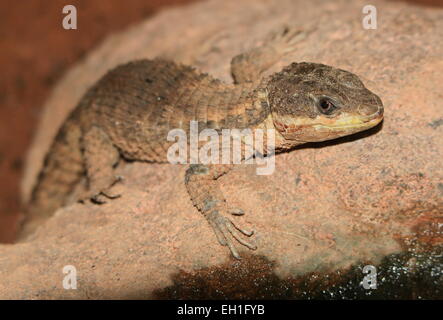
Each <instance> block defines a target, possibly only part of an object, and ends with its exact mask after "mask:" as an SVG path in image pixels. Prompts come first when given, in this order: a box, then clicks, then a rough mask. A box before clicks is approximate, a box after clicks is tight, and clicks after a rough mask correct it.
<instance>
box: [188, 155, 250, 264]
mask: <svg viewBox="0 0 443 320" xmlns="http://www.w3.org/2000/svg"><path fill="white" fill-rule="evenodd" d="M231 168H232V165H203V164H195V165H191V166H190V167H189V169H188V170H187V171H186V177H185V184H186V188H187V190H188V193H189V195H190V197H191V200H192V203H193V204H194V206H196V207H197V209H198V210H199V211H200V212H201V213H203V215H204V216H205V217H206V219H207V220H208V222H209V224H210V225H211V227H212V228H213V230H214V232H215V235H216V236H217V239H218V241H219V242H220V244H221V245H223V246H228V248H229V249H230V250H231V252H232V255H233V256H234V257H235V258H237V259H240V255H239V254H238V252H237V249H236V248H235V246H234V241H233V239H235V240H237V241H238V242H239V243H241V244H242V245H244V246H246V247H248V248H249V249H252V250H255V249H256V246H255V245H253V244H251V243H250V242H248V241H246V240H244V239H243V238H242V235H241V234H243V235H246V236H248V237H250V236H252V234H253V231H246V230H243V229H241V228H239V227H238V226H236V225H235V224H234V223H233V222H232V221H231V220H230V219H229V218H227V217H226V214H227V213H231V214H234V215H239V214H242V211H241V210H239V209H231V210H230V209H228V206H227V204H226V200H225V198H224V196H223V194H222V192H221V190H220V188H219V186H218V183H217V179H218V178H219V177H220V176H222V175H224V174H225V173H227V172H228V171H229V170H231Z"/></svg>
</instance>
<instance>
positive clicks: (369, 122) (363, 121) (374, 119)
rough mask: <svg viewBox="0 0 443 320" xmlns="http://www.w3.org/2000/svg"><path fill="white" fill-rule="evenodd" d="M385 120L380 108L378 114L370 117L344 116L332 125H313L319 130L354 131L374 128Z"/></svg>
mask: <svg viewBox="0 0 443 320" xmlns="http://www.w3.org/2000/svg"><path fill="white" fill-rule="evenodd" d="M382 120H383V108H382V107H380V108H379V109H378V110H377V112H375V113H373V114H371V115H368V116H362V115H346V114H344V115H342V116H341V117H339V118H337V119H335V120H334V121H333V122H331V123H318V124H313V126H312V127H313V128H314V129H317V130H322V129H328V130H333V131H335V130H337V131H342V130H352V129H364V128H367V129H369V128H372V127H374V126H376V125H377V124H379V123H380V122H381V121H382Z"/></svg>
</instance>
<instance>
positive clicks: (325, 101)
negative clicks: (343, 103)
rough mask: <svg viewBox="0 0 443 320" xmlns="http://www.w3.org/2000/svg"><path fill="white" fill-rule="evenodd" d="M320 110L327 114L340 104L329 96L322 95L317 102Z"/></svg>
mask: <svg viewBox="0 0 443 320" xmlns="http://www.w3.org/2000/svg"><path fill="white" fill-rule="evenodd" d="M317 108H318V110H319V111H320V112H321V113H323V114H326V115H330V114H332V113H333V112H334V111H335V110H337V109H338V106H337V105H336V103H335V102H334V101H332V100H331V99H329V98H326V97H321V98H320V99H319V100H318V103H317Z"/></svg>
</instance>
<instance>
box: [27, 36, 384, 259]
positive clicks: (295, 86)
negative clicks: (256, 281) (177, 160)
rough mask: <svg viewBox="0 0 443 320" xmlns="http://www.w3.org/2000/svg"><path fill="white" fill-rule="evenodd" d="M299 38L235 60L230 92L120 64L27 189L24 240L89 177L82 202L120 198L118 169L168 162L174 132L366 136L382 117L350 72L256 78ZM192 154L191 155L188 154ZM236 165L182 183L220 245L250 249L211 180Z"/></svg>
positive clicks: (151, 65)
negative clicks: (193, 127) (124, 164)
mask: <svg viewBox="0 0 443 320" xmlns="http://www.w3.org/2000/svg"><path fill="white" fill-rule="evenodd" d="M301 34H303V33H301V32H299V31H295V32H293V31H290V30H288V29H284V30H283V31H282V32H281V33H278V34H276V35H274V37H273V38H271V39H270V40H269V41H268V42H267V43H266V44H265V45H264V46H262V47H260V48H255V49H253V50H251V51H249V52H246V53H244V54H241V55H239V56H237V57H235V58H234V59H233V60H232V67H231V70H232V73H233V78H234V80H235V84H226V83H223V82H221V81H219V80H216V79H214V78H212V77H211V76H209V75H207V74H201V73H199V72H197V71H196V70H195V69H193V68H191V67H188V66H183V65H178V64H175V63H173V62H169V61H164V60H159V59H156V60H141V61H136V62H131V63H128V64H125V65H122V66H119V67H117V68H115V69H113V70H111V71H110V72H109V73H108V74H106V75H105V76H104V77H103V78H102V79H101V80H99V81H98V82H97V83H96V84H95V85H94V86H93V87H92V88H91V89H90V90H89V91H88V92H87V93H86V95H85V96H84V97H83V99H82V100H81V101H80V103H79V105H78V106H77V108H76V109H75V110H74V111H73V112H72V113H71V115H70V116H69V118H68V119H67V120H66V121H65V124H64V125H63V126H62V128H61V129H60V131H59V133H58V135H57V137H56V139H55V140H54V142H53V144H52V146H51V148H50V150H49V152H48V154H47V157H46V159H45V164H44V168H43V169H42V171H41V173H40V177H39V179H38V182H37V184H36V186H35V188H34V190H33V195H32V200H31V201H30V203H29V210H28V215H27V218H26V220H25V223H24V227H23V231H22V233H21V236H20V239H22V240H23V239H26V237H27V236H28V235H29V234H31V233H32V231H34V230H35V228H37V227H38V226H39V225H40V224H41V223H43V222H44V221H45V220H46V219H48V218H49V217H50V216H51V215H52V214H53V213H54V211H55V210H56V209H57V208H59V207H61V206H63V205H64V203H65V201H66V199H67V197H68V196H69V195H70V193H71V192H72V190H73V188H74V187H75V186H76V184H77V183H78V182H79V181H80V179H81V178H82V176H83V175H84V173H85V172H86V175H87V178H88V186H89V192H88V193H87V194H86V195H85V196H84V197H83V199H82V200H91V201H93V202H95V203H98V204H101V203H105V202H107V201H110V200H111V199H114V198H117V197H119V196H120V195H118V194H114V193H113V192H112V186H113V185H114V184H115V183H117V182H118V178H117V177H116V176H115V175H114V167H115V166H116V165H117V164H118V162H119V160H120V159H122V158H123V159H127V160H136V161H151V162H152V161H153V162H166V161H167V159H166V154H167V150H168V148H169V146H171V145H172V144H173V143H174V142H169V141H167V139H166V137H167V134H168V132H169V131H170V130H172V129H177V128H178V129H183V130H184V131H185V132H189V128H190V121H191V120H196V121H198V124H199V126H198V127H199V131H201V130H204V129H206V128H212V129H216V130H217V131H220V130H221V129H234V128H235V129H243V128H250V129H257V128H260V129H276V146H275V147H276V152H280V151H285V150H290V149H292V148H293V147H294V146H296V145H299V144H302V143H305V142H315V141H324V140H330V139H335V138H338V137H342V136H345V135H349V134H352V133H355V132H358V131H362V130H366V129H368V128H371V127H373V126H375V125H377V124H378V123H379V122H380V121H381V120H382V118H383V106H382V102H381V100H380V98H378V96H376V95H375V94H373V93H372V92H370V91H369V90H368V89H366V88H365V87H364V85H363V83H362V82H361V81H360V80H359V78H358V77H357V76H356V75H354V74H352V73H349V72H347V71H344V70H340V69H335V68H333V67H329V66H325V65H322V64H316V63H293V64H291V65H289V66H287V67H286V68H284V69H283V70H282V71H280V72H278V73H275V74H273V75H272V76H270V77H267V78H262V77H261V76H260V75H261V74H262V73H263V71H265V69H266V68H267V67H269V66H271V65H272V64H273V63H275V62H276V61H278V59H279V58H280V57H281V56H282V55H283V54H284V52H285V51H287V50H288V48H291V46H292V45H293V44H294V39H297V37H298V38H299V37H300V35H301ZM188 149H189V148H188ZM232 167H233V165H203V164H196V165H191V166H189V169H188V170H187V172H186V176H185V184H186V188H187V190H188V193H189V195H190V198H191V200H192V202H193V204H194V205H195V206H196V208H197V209H198V210H199V211H201V212H202V213H203V215H204V216H205V217H206V218H207V219H208V222H209V223H210V225H211V226H212V227H213V229H214V232H215V234H216V236H217V238H218V240H219V242H220V243H221V244H222V245H226V246H228V247H229V249H230V250H231V252H232V254H233V256H234V257H236V258H240V255H239V253H238V252H237V249H236V247H235V245H234V242H235V241H234V239H236V240H237V241H238V242H239V243H241V244H242V245H244V246H246V247H248V248H250V249H255V245H253V244H252V243H250V242H248V241H246V240H245V239H243V238H242V235H246V236H251V235H252V232H249V231H246V230H243V229H241V228H239V227H237V226H235V224H234V223H233V222H232V221H231V220H230V219H229V218H228V217H227V214H228V213H232V214H236V215H238V214H242V213H243V212H242V210H241V209H235V208H230V207H229V205H228V204H227V203H226V200H225V199H224V197H223V194H222V192H221V190H220V188H219V185H218V182H217V179H218V178H219V177H220V176H222V175H224V174H226V173H228V172H229V171H230V169H231V168H232Z"/></svg>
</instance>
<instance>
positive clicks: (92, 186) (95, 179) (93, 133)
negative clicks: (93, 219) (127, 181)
mask: <svg viewBox="0 0 443 320" xmlns="http://www.w3.org/2000/svg"><path fill="white" fill-rule="evenodd" d="M82 145H83V157H84V161H85V166H86V174H87V178H88V187H89V191H88V192H87V193H86V195H85V196H84V197H83V199H81V200H83V201H84V200H88V199H89V200H91V201H93V202H95V203H99V204H101V203H105V202H106V200H107V199H115V198H118V197H119V196H120V195H119V194H115V193H113V192H112V190H111V187H112V186H113V185H114V184H115V183H117V182H118V181H120V180H121V178H120V177H117V176H115V175H114V167H115V165H116V164H117V163H118V160H119V159H120V154H119V151H118V149H117V148H116V147H115V146H114V145H113V144H112V142H111V140H110V138H109V136H108V135H107V134H106V133H105V132H104V131H103V130H102V129H100V128H99V127H97V126H93V127H92V128H91V129H90V130H89V131H88V132H87V133H86V134H85V135H84V137H83V140H82Z"/></svg>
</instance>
